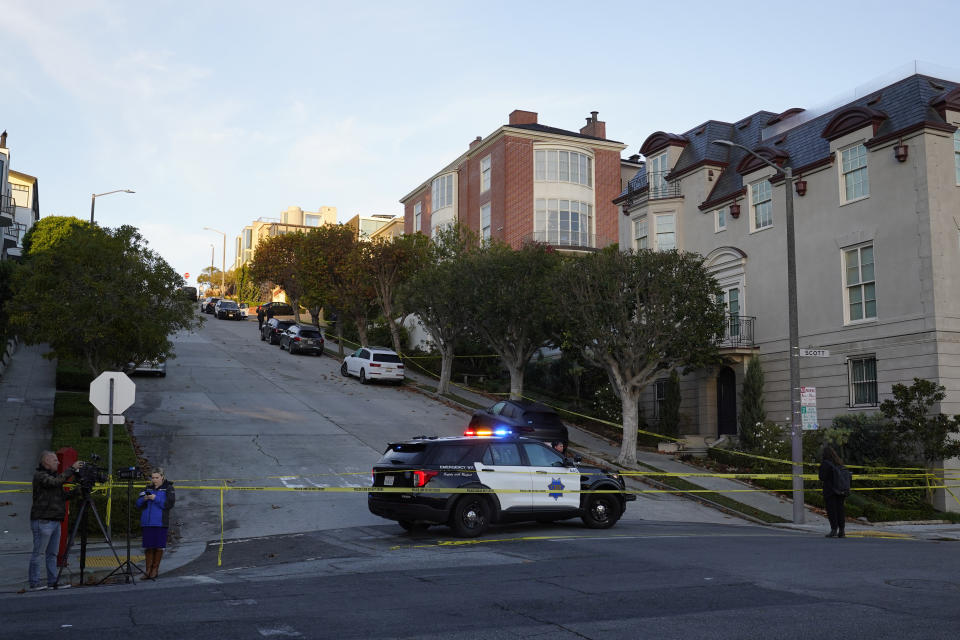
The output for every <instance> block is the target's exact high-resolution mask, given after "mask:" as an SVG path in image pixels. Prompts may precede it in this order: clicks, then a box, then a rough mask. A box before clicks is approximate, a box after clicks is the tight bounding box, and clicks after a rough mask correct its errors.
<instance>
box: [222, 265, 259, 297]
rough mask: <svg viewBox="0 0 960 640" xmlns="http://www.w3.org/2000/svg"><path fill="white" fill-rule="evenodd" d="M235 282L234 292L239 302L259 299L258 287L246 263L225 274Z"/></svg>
mask: <svg viewBox="0 0 960 640" xmlns="http://www.w3.org/2000/svg"><path fill="white" fill-rule="evenodd" d="M227 275H228V276H231V279H232V280H233V281H234V282H235V283H236V284H235V289H234V292H235V293H236V296H237V299H238V300H239V301H240V302H253V301H257V302H259V301H260V288H259V287H258V286H257V283H256V282H255V281H254V279H253V276H252V275H251V274H250V267H249V266H248V265H246V264H242V265H240V267H238V268H237V269H234V270H233V271H231V272H230V273H228V274H227Z"/></svg>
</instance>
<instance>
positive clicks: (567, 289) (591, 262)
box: [556, 246, 724, 464]
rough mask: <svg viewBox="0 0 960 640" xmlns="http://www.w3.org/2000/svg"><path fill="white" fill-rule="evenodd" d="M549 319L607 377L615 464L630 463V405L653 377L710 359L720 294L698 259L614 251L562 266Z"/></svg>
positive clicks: (633, 408)
mask: <svg viewBox="0 0 960 640" xmlns="http://www.w3.org/2000/svg"><path fill="white" fill-rule="evenodd" d="M556 287H557V291H559V292H561V294H562V295H563V297H564V304H562V305H558V306H557V312H558V315H559V316H560V318H561V319H562V320H563V322H564V326H565V331H566V335H567V341H568V343H569V342H571V341H575V342H576V344H578V345H579V349H580V350H581V351H582V353H583V357H584V359H585V360H586V361H587V362H588V363H590V364H593V365H595V366H598V367H601V368H603V369H604V370H605V371H606V372H607V376H608V378H609V379H610V383H611V386H612V387H613V389H614V391H615V392H616V393H617V395H618V397H619V398H620V402H621V406H622V416H623V441H622V445H621V449H620V455H619V456H618V457H617V462H619V463H620V464H633V463H635V462H636V460H637V428H638V403H639V400H640V394H641V392H642V391H643V389H644V388H645V387H646V386H647V385H648V384H650V383H651V382H653V381H654V380H656V379H657V377H658V376H659V374H660V372H661V371H668V370H670V369H673V368H677V367H680V368H683V369H684V370H685V372H686V371H689V370H691V369H694V368H698V367H702V366H705V365H707V364H711V363H714V362H716V360H717V341H718V340H719V339H720V338H722V336H723V327H724V310H723V304H722V303H720V302H718V301H717V300H718V296H719V294H720V290H719V288H718V287H717V285H716V282H715V281H714V279H713V278H712V277H711V276H710V274H709V273H707V271H706V269H704V267H703V259H702V258H701V257H700V256H698V255H696V254H691V253H683V252H678V251H662V252H658V251H649V250H641V251H639V252H637V253H634V252H632V251H628V252H620V251H619V250H618V249H617V248H616V247H615V246H614V247H608V248H606V249H603V250H602V251H599V252H597V253H594V254H591V255H588V256H585V257H583V258H576V259H571V260H569V261H567V262H566V263H565V264H564V267H563V268H562V269H561V271H560V277H559V278H558V284H557V285H556Z"/></svg>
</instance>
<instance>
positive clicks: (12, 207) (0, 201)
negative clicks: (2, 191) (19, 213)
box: [0, 195, 17, 216]
mask: <svg viewBox="0 0 960 640" xmlns="http://www.w3.org/2000/svg"><path fill="white" fill-rule="evenodd" d="M16 206H17V204H16V202H15V201H14V199H13V196H12V195H0V213H6V214H9V215H11V216H12V215H14V214H15V213H16Z"/></svg>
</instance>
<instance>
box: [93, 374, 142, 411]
mask: <svg viewBox="0 0 960 640" xmlns="http://www.w3.org/2000/svg"><path fill="white" fill-rule="evenodd" d="M111 380H113V410H112V411H111V407H110V381H111ZM136 392H137V385H135V384H134V383H133V380H131V379H130V378H129V377H127V374H125V373H123V372H122V371H104V372H103V373H101V374H100V375H99V376H97V378H96V380H94V381H93V382H91V383H90V404H92V405H93V406H94V407H96V409H97V411H99V412H100V413H107V414H109V413H112V414H114V415H116V414H118V413H123V412H124V411H126V410H127V409H129V408H130V405H132V404H133V401H134V399H135V398H136Z"/></svg>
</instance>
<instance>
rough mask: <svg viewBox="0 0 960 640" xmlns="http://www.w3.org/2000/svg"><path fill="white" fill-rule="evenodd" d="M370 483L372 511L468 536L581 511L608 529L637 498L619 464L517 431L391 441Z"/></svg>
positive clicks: (587, 521) (588, 521) (410, 525)
mask: <svg viewBox="0 0 960 640" xmlns="http://www.w3.org/2000/svg"><path fill="white" fill-rule="evenodd" d="M373 489H374V490H373V491H371V492H369V493H368V494H367V506H368V507H369V509H370V512H371V513H373V514H375V515H378V516H380V517H382V518H387V519H388V520H395V521H396V522H398V523H399V524H400V526H401V527H403V528H404V529H407V530H408V531H409V530H411V529H415V528H421V529H422V528H426V527H428V526H430V525H434V524H446V525H448V526H449V527H450V528H451V529H453V532H454V533H455V534H457V535H458V536H463V537H473V536H479V535H483V533H484V532H485V531H486V530H487V527H488V526H489V525H490V524H491V523H497V522H517V521H523V520H536V521H537V522H553V521H556V520H567V519H570V518H581V519H582V520H583V523H584V525H586V526H587V527H588V528H590V529H608V528H610V527H612V526H613V525H615V524H616V523H617V521H618V520H619V519H620V516H622V515H623V513H624V511H625V510H626V508H627V502H631V501H633V500H636V496H635V495H633V494H631V493H628V492H627V491H626V486H625V484H624V482H623V478H622V477H620V475H619V474H618V473H616V472H615V471H610V470H607V469H601V468H598V467H589V466H585V465H582V464H581V460H580V456H575V457H574V458H572V459H571V458H568V457H564V456H562V455H560V454H559V453H557V452H556V451H554V449H553V448H552V447H549V446H547V445H546V444H544V443H542V442H538V441H536V440H530V439H528V438H518V437H516V436H506V437H502V438H499V437H485V438H431V437H419V438H413V439H412V440H404V441H401V442H395V443H392V444H390V445H389V446H388V447H387V450H386V451H385V452H384V454H383V457H382V458H380V461H379V462H377V463H376V464H375V465H374V467H373ZM384 489H389V490H386V491H385V490H384ZM483 490H487V492H483Z"/></svg>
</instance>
